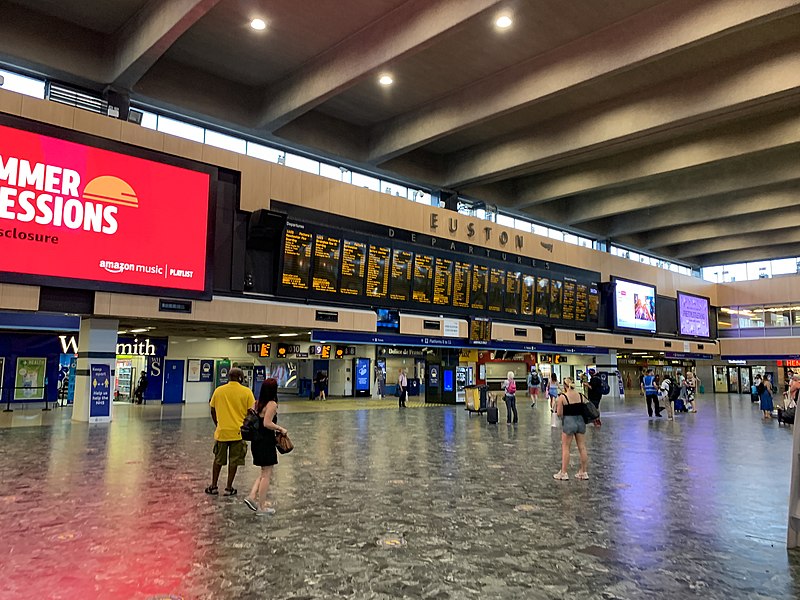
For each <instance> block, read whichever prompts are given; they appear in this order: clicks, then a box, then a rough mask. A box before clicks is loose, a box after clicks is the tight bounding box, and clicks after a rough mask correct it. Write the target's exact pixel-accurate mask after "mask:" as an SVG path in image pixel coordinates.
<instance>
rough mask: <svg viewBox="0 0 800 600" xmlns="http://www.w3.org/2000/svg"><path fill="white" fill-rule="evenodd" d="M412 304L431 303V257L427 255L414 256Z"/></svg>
mask: <svg viewBox="0 0 800 600" xmlns="http://www.w3.org/2000/svg"><path fill="white" fill-rule="evenodd" d="M412 298H413V299H414V302H420V303H422V304H430V303H431V302H433V257H432V256H430V255H429V254H421V253H420V254H417V255H415V256H414V294H413V296H412Z"/></svg>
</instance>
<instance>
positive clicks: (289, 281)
mask: <svg viewBox="0 0 800 600" xmlns="http://www.w3.org/2000/svg"><path fill="white" fill-rule="evenodd" d="M312 240H313V236H312V235H311V233H309V232H306V231H303V230H302V229H299V228H295V227H291V226H287V227H286V233H285V234H284V236H283V273H282V274H281V283H282V284H283V285H284V286H286V287H287V288H289V289H292V290H308V280H309V275H310V272H311V246H312Z"/></svg>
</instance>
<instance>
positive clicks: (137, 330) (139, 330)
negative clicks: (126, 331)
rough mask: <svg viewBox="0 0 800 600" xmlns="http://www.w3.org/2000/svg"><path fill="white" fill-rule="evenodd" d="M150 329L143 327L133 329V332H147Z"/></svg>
mask: <svg viewBox="0 0 800 600" xmlns="http://www.w3.org/2000/svg"><path fill="white" fill-rule="evenodd" d="M148 331H150V328H149V327H144V328H142V329H131V333H146V332H148Z"/></svg>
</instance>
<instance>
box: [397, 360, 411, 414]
mask: <svg viewBox="0 0 800 600" xmlns="http://www.w3.org/2000/svg"><path fill="white" fill-rule="evenodd" d="M397 389H398V396H399V399H398V402H399V408H405V407H406V398H407V396H408V377H406V373H405V371H404V370H403V369H400V374H399V375H398V376H397Z"/></svg>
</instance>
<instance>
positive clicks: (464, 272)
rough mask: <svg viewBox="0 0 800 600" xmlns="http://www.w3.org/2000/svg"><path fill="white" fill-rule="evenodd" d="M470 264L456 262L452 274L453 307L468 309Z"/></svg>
mask: <svg viewBox="0 0 800 600" xmlns="http://www.w3.org/2000/svg"><path fill="white" fill-rule="evenodd" d="M471 273H472V265H471V264H470V263H466V262H461V261H458V260H457V261H456V263H455V270H454V272H453V306H455V307H456V308H469V307H470V304H469V299H470V291H471V290H470V274H471Z"/></svg>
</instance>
